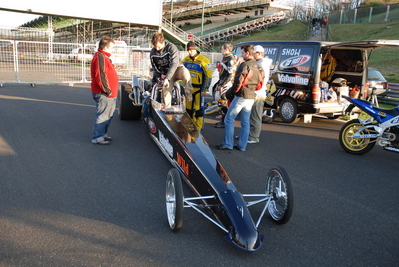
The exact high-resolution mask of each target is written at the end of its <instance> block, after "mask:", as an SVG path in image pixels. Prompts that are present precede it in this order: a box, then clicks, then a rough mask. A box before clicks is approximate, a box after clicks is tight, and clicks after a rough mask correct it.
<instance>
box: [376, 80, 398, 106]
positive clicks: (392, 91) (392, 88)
mask: <svg viewBox="0 0 399 267" xmlns="http://www.w3.org/2000/svg"><path fill="white" fill-rule="evenodd" d="M377 97H378V101H379V102H381V103H385V104H391V105H399V83H389V84H388V89H387V91H386V92H385V93H383V94H381V95H378V96H377Z"/></svg>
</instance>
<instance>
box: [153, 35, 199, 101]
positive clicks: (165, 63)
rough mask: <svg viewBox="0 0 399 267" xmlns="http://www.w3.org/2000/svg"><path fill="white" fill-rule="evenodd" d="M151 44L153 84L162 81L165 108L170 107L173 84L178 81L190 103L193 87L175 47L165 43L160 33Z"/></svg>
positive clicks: (154, 36) (188, 73)
mask: <svg viewBox="0 0 399 267" xmlns="http://www.w3.org/2000/svg"><path fill="white" fill-rule="evenodd" d="M151 42H152V45H153V46H154V47H153V48H152V49H151V52H150V60H151V65H152V68H153V70H154V72H153V82H156V81H157V79H158V78H161V79H164V84H163V86H164V90H163V97H164V105H165V108H168V107H170V106H171V99H172V96H171V95H172V89H173V84H174V83H175V82H176V81H178V80H182V81H183V83H184V86H185V92H186V97H187V100H190V101H191V100H192V91H193V86H192V85H191V76H190V72H189V71H188V70H187V69H186V67H184V66H183V64H182V61H181V59H180V53H179V50H178V49H177V47H176V46H175V45H174V44H172V43H169V42H167V41H165V38H164V36H163V33H162V32H157V33H155V34H154V35H153V36H152V41H151Z"/></svg>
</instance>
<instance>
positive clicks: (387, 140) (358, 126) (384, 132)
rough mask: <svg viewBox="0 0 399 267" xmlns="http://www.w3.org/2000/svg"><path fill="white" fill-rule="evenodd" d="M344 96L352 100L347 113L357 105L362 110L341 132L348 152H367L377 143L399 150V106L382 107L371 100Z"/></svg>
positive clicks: (395, 150)
mask: <svg viewBox="0 0 399 267" xmlns="http://www.w3.org/2000/svg"><path fill="white" fill-rule="evenodd" d="M343 97H344V98H345V99H346V100H348V101H349V102H350V105H349V106H348V108H347V109H346V113H351V112H352V110H353V108H354V107H355V106H356V107H357V108H359V109H360V110H361V113H360V115H359V117H358V118H357V119H354V120H351V121H349V122H347V123H346V124H344V126H343V127H342V128H341V131H340V132H339V143H340V145H341V147H342V148H343V149H344V150H345V151H346V152H348V153H351V154H356V155H361V154H365V153H367V152H369V151H370V150H371V149H373V147H374V146H375V144H376V143H377V144H378V145H379V146H382V147H383V148H384V149H385V150H388V151H393V152H399V106H398V107H396V108H394V109H382V108H378V107H375V106H374V105H372V104H371V103H370V102H369V101H365V100H361V99H355V98H349V97H347V96H343Z"/></svg>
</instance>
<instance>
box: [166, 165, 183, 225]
mask: <svg viewBox="0 0 399 267" xmlns="http://www.w3.org/2000/svg"><path fill="white" fill-rule="evenodd" d="M183 204H184V199H183V186H182V183H181V178H180V173H179V171H178V170H177V169H175V168H172V169H170V170H169V172H168V175H167V177H166V213H167V215H168V222H169V227H170V229H172V231H174V232H176V231H178V230H179V229H180V228H181V227H182V225H183V208H184V205H183Z"/></svg>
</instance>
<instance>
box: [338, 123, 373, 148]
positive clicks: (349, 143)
mask: <svg viewBox="0 0 399 267" xmlns="http://www.w3.org/2000/svg"><path fill="white" fill-rule="evenodd" d="M362 127H364V125H362V124H360V121H359V120H358V119H355V120H351V121H348V122H347V123H345V124H344V126H342V128H341V130H340V132H339V144H340V145H341V147H342V148H343V149H344V150H345V151H346V152H348V153H350V154H355V155H362V154H365V153H367V152H369V151H370V150H371V149H373V147H374V146H375V143H376V142H375V141H376V139H375V138H354V137H353V135H354V134H355V133H356V132H357V131H359V130H360V129H361V128H362ZM359 134H361V135H370V134H375V131H374V130H372V129H370V128H366V129H364V130H362V131H361V132H360V133H359Z"/></svg>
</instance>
